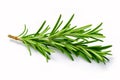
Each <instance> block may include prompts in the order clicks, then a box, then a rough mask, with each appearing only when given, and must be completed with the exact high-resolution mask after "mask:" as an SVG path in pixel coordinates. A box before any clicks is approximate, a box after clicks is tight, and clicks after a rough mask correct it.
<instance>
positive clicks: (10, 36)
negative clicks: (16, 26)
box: [8, 35, 20, 40]
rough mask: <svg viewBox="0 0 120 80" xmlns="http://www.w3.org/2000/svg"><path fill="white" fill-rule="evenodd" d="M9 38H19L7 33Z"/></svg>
mask: <svg viewBox="0 0 120 80" xmlns="http://www.w3.org/2000/svg"><path fill="white" fill-rule="evenodd" d="M8 37H9V38H12V39H15V40H20V38H18V37H17V36H12V35H8Z"/></svg>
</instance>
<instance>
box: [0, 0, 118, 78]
mask: <svg viewBox="0 0 120 80" xmlns="http://www.w3.org/2000/svg"><path fill="white" fill-rule="evenodd" d="M73 13H75V17H74V19H73V22H72V24H73V25H79V26H83V25H86V24H90V23H91V24H93V26H94V27H95V26H96V25H98V24H99V23H100V22H103V23H104V24H103V26H102V28H103V31H102V33H104V35H106V39H104V41H105V43H104V44H105V45H107V44H112V45H113V47H112V48H111V50H112V54H113V55H112V56H111V57H109V59H110V62H108V63H107V64H106V65H104V64H97V63H95V62H92V63H91V64H90V63H87V62H86V61H84V60H83V59H79V58H77V59H75V61H74V62H73V61H71V60H69V59H68V58H67V57H66V56H65V55H63V54H61V52H55V53H53V54H52V55H51V58H52V59H51V60H50V61H49V62H48V63H46V60H45V58H44V57H43V56H41V55H39V53H38V52H37V51H34V50H32V56H29V53H28V51H27V49H26V47H25V46H24V45H22V44H21V43H20V42H16V41H11V40H10V39H9V38H8V37H7V35H8V34H13V35H18V34H19V33H21V32H22V30H23V28H24V24H26V25H27V27H28V28H29V33H32V32H35V31H36V30H37V29H38V28H39V26H40V25H41V23H42V22H43V20H47V24H50V26H51V27H52V26H53V25H54V23H55V21H56V19H57V17H58V16H59V14H62V15H63V16H62V18H63V20H64V22H66V21H67V20H68V18H69V17H70V16H71V15H72V14H73ZM119 23H120V2H119V0H0V80H120V76H119V74H120V51H119V50H120V35H119V34H120V32H119V31H120V24H119Z"/></svg>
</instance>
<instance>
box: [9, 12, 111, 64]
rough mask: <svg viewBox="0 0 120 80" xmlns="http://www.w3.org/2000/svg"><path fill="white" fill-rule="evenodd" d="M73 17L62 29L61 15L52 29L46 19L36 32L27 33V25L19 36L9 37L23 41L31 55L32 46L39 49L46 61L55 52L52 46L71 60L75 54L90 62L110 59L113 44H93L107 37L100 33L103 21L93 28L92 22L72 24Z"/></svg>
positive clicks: (104, 61)
mask: <svg viewBox="0 0 120 80" xmlns="http://www.w3.org/2000/svg"><path fill="white" fill-rule="evenodd" d="M73 17H74V14H73V15H72V16H71V18H70V19H69V20H68V22H67V23H66V24H65V25H64V26H63V27H62V28H61V29H60V26H61V25H62V23H63V21H61V15H60V16H59V18H58V20H57V22H56V23H55V26H54V27H53V29H52V30H51V31H50V30H49V29H50V27H49V25H48V26H47V27H44V26H45V24H46V21H44V22H43V23H42V25H41V27H40V28H39V29H38V31H37V32H36V33H33V34H29V35H27V32H28V29H27V28H26V25H25V29H24V31H23V32H22V33H21V34H20V35H19V36H12V35H8V37H10V38H13V39H15V40H20V41H22V42H23V44H25V46H26V47H27V49H28V50H29V53H30V55H31V51H30V48H31V47H32V48H34V49H35V50H37V51H39V53H40V54H42V55H43V56H44V57H45V58H46V61H48V60H49V59H50V55H51V53H53V52H54V50H52V49H51V47H54V48H56V49H58V50H60V51H61V52H62V53H64V54H65V55H66V56H68V57H69V58H70V59H71V60H74V58H73V55H75V56H77V57H82V58H83V59H85V60H86V61H88V62H90V63H91V60H94V61H96V62H98V63H99V62H102V63H106V61H109V59H108V58H107V57H106V56H107V55H111V54H110V50H107V49H108V48H110V47H111V45H107V46H102V45H95V46H91V44H92V43H95V42H98V41H99V42H103V40H101V39H102V38H105V36H104V35H103V34H101V33H100V31H101V30H102V29H101V28H100V27H101V25H102V23H100V24H99V25H98V26H97V27H96V28H93V29H92V28H91V26H92V25H91V24H88V25H85V26H82V27H77V26H71V21H72V19H73ZM43 28H44V29H43Z"/></svg>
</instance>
